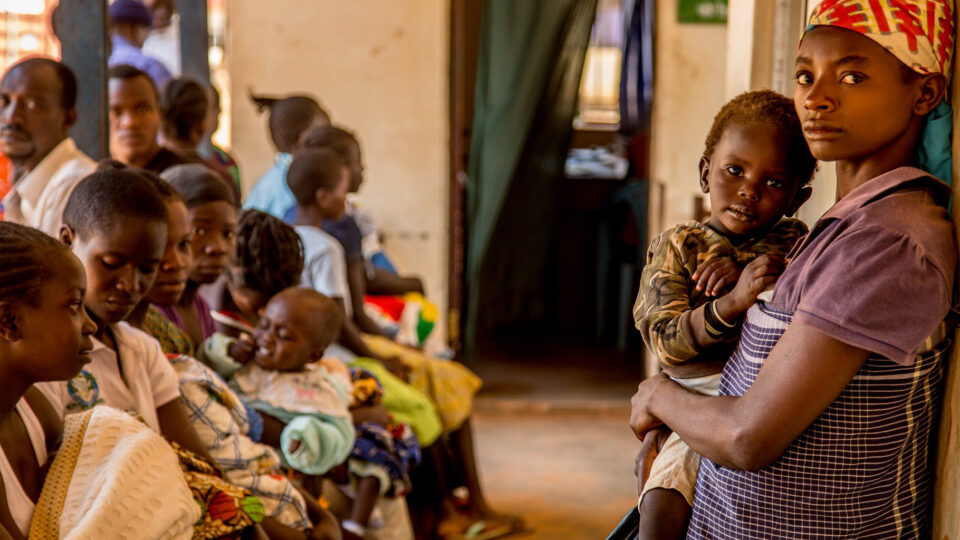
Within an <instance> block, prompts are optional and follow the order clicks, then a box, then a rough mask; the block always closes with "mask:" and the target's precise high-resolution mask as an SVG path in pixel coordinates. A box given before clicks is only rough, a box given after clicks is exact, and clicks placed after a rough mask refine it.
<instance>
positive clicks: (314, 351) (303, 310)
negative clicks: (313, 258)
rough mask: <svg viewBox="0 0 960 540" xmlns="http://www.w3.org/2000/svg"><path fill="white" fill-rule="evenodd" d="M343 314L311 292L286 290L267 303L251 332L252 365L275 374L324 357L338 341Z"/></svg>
mask: <svg viewBox="0 0 960 540" xmlns="http://www.w3.org/2000/svg"><path fill="white" fill-rule="evenodd" d="M342 324H343V315H342V314H341V313H340V308H339V306H337V303H336V302H334V301H333V300H331V299H329V298H327V297H326V296H324V295H322V294H320V293H318V292H317V291H315V290H313V289H306V288H302V287H295V288H291V289H287V290H285V291H283V292H281V293H279V294H277V295H276V296H274V297H273V298H271V299H270V302H269V303H267V307H266V309H265V310H264V312H263V316H262V317H260V322H259V323H258V324H257V328H256V329H255V330H254V332H253V337H254V339H255V340H256V343H257V353H256V355H255V356H254V362H256V363H257V365H259V366H260V367H262V368H264V369H269V370H276V371H297V370H300V369H303V366H305V365H307V364H308V363H310V362H316V361H317V360H320V359H321V358H322V357H323V351H324V350H326V348H327V347H329V346H330V344H331V343H333V342H334V341H335V340H336V339H337V334H339V332H340V326H341V325H342Z"/></svg>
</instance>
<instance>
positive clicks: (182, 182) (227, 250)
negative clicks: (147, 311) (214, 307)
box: [157, 164, 237, 350]
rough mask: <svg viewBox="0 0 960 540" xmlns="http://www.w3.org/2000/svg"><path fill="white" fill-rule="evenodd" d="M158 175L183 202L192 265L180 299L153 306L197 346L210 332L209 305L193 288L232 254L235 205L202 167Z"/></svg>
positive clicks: (214, 276) (213, 328) (214, 277)
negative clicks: (185, 206) (187, 221)
mask: <svg viewBox="0 0 960 540" xmlns="http://www.w3.org/2000/svg"><path fill="white" fill-rule="evenodd" d="M161 177H162V178H163V179H164V180H166V181H167V182H169V183H170V185H171V186H173V188H174V189H176V190H177V192H179V193H180V195H181V196H182V197H183V199H184V201H185V202H186V204H187V211H188V213H189V216H190V227H191V229H192V231H193V235H192V237H191V238H190V248H191V253H192V256H193V265H192V267H191V268H192V269H191V271H190V275H189V276H188V278H187V283H186V287H185V288H184V290H183V292H182V293H181V295H180V300H179V301H177V303H176V304H174V305H172V306H160V305H158V306H157V309H159V311H160V312H161V313H163V315H164V316H165V317H167V319H169V320H170V321H172V322H173V323H174V324H176V325H177V326H179V327H180V328H181V329H182V330H183V331H184V332H185V333H186V334H187V336H188V337H189V338H190V342H191V344H192V345H193V346H194V348H195V349H197V350H199V349H201V348H202V346H203V343H204V342H205V341H206V340H208V339H210V338H211V337H213V335H214V334H215V333H216V326H215V324H214V321H213V317H212V316H211V315H210V305H209V304H207V302H206V300H204V298H203V297H202V296H201V295H200V294H199V289H200V287H201V286H202V285H205V284H208V283H213V282H215V281H216V280H217V279H219V278H220V276H221V275H222V274H223V272H224V270H225V269H226V267H227V263H229V262H230V259H231V257H232V256H233V250H234V247H235V243H236V228H237V205H236V202H235V200H234V198H233V194H232V193H231V192H230V189H229V188H228V187H227V186H226V184H224V183H223V182H222V181H221V180H220V179H219V178H217V176H216V175H215V174H214V173H212V172H211V171H210V170H209V169H207V168H206V167H204V166H202V165H196V164H190V165H178V166H176V167H171V168H170V169H167V170H166V171H164V172H163V174H162V175H161Z"/></svg>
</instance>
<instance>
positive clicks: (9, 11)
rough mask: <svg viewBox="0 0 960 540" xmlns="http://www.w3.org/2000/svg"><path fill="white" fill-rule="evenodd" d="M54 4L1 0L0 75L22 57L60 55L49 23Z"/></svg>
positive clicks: (36, 0) (51, 0) (44, 0)
mask: <svg viewBox="0 0 960 540" xmlns="http://www.w3.org/2000/svg"><path fill="white" fill-rule="evenodd" d="M57 1H58V0H0V72H2V71H5V70H6V69H7V67H9V66H10V65H11V64H13V63H14V62H16V61H17V60H19V59H20V58H23V57H24V56H28V55H34V54H42V55H45V56H52V57H55V58H57V57H59V56H60V47H59V46H58V45H57V42H56V39H54V37H53V32H52V31H51V29H50V25H49V24H48V21H49V19H50V12H51V11H52V10H53V8H54V6H55V5H56V4H57Z"/></svg>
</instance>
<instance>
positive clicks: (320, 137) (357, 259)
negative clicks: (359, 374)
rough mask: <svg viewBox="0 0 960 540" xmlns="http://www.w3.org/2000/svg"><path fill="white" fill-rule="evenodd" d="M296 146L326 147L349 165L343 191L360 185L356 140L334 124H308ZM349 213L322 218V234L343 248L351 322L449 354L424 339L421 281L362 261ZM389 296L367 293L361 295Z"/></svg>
mask: <svg viewBox="0 0 960 540" xmlns="http://www.w3.org/2000/svg"><path fill="white" fill-rule="evenodd" d="M300 146H301V149H309V148H317V149H319V148H329V149H330V150H333V151H335V152H336V153H337V154H338V155H339V156H340V157H341V158H342V159H343V160H344V161H345V162H346V163H347V167H348V168H349V169H350V187H349V193H356V192H357V191H358V190H359V189H360V186H361V185H362V184H363V163H362V161H361V153H360V143H359V141H358V140H357V138H356V137H355V136H354V135H353V134H352V133H350V132H349V131H347V130H345V129H342V128H339V127H335V126H320V127H314V128H311V129H309V130H307V131H305V132H304V133H303V135H302V136H301V138H300ZM354 217H355V216H354V215H353V214H352V213H351V205H349V204H348V205H347V211H346V213H344V214H343V216H341V217H340V218H339V219H334V220H330V219H328V220H325V221H324V222H323V230H324V232H326V233H328V234H330V235H331V236H333V237H334V238H336V239H337V241H338V242H340V245H341V246H342V247H343V251H344V257H345V258H346V265H347V284H348V285H349V287H350V298H351V303H352V312H353V322H354V323H355V324H356V325H357V328H358V329H359V330H360V331H362V332H364V333H366V334H370V335H374V336H381V337H390V339H392V340H395V341H397V342H399V343H402V344H403V345H409V346H411V347H416V348H422V349H424V350H425V351H427V352H430V353H431V354H434V355H439V354H442V355H443V356H444V357H445V358H448V357H452V351H450V350H449V347H447V346H446V345H444V344H443V343H441V342H440V340H438V339H436V338H434V339H430V337H431V335H433V334H432V330H433V328H434V326H435V323H436V318H437V307H436V306H435V305H434V304H432V303H430V302H429V301H427V299H426V298H424V296H423V283H422V282H421V281H420V279H418V278H416V277H403V276H399V275H397V274H396V273H392V272H387V271H385V270H383V269H382V268H377V267H375V266H373V265H372V264H369V262H368V261H367V260H366V259H365V255H364V248H363V242H364V240H363V234H362V232H361V229H360V227H359V224H358V222H357V221H356V220H355V219H354ZM368 293H369V294H375V295H390V296H377V297H367V294H368Z"/></svg>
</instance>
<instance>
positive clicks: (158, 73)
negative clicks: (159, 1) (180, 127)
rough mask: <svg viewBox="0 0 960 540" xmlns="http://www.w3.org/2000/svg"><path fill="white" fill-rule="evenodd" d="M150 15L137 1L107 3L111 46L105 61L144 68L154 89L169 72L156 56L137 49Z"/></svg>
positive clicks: (147, 30) (148, 27)
mask: <svg viewBox="0 0 960 540" xmlns="http://www.w3.org/2000/svg"><path fill="white" fill-rule="evenodd" d="M151 24H153V15H152V14H151V13H150V10H149V9H147V7H146V6H144V5H143V4H141V3H140V2H138V1H137V0H116V1H115V2H114V3H112V4H110V44H111V46H112V48H113V50H112V52H111V53H110V59H109V60H108V61H107V64H108V65H109V66H110V67H113V66H118V65H121V64H126V65H128V66H133V67H135V68H137V69H140V70H142V71H144V72H145V73H146V74H147V75H149V76H150V78H151V79H153V84H155V85H156V86H157V88H163V85H164V84H166V82H167V80H169V79H170V77H171V75H170V71H168V70H167V68H166V67H164V65H163V64H162V63H160V61H159V60H157V59H156V58H153V57H150V56H147V55H146V54H144V53H143V51H142V50H141V49H142V48H143V42H144V41H146V39H147V34H149V32H150V26H151Z"/></svg>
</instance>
